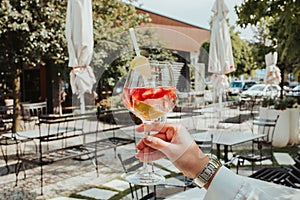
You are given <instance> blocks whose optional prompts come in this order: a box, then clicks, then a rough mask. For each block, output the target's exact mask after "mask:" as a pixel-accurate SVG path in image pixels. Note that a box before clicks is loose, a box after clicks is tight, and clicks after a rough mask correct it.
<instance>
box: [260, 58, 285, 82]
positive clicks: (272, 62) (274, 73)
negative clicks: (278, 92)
mask: <svg viewBox="0 0 300 200" xmlns="http://www.w3.org/2000/svg"><path fill="white" fill-rule="evenodd" d="M277 57H278V54H277V52H274V53H272V52H270V53H268V54H267V55H265V61H266V75H265V80H264V81H265V83H266V84H276V85H278V84H279V83H280V82H281V72H280V69H279V68H278V67H277V66H276V64H277Z"/></svg>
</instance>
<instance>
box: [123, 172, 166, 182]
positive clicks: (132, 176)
mask: <svg viewBox="0 0 300 200" xmlns="http://www.w3.org/2000/svg"><path fill="white" fill-rule="evenodd" d="M124 178H125V179H126V180H127V181H128V182H130V183H132V184H135V185H158V184H163V183H164V182H165V177H163V176H162V175H160V174H157V173H155V172H135V173H128V174H126V175H125V177H124Z"/></svg>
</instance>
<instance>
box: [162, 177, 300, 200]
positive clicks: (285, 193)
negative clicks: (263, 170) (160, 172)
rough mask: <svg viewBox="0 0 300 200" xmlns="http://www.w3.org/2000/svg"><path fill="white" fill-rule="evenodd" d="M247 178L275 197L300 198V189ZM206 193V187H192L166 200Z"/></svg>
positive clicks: (193, 198)
mask: <svg viewBox="0 0 300 200" xmlns="http://www.w3.org/2000/svg"><path fill="white" fill-rule="evenodd" d="M242 178H243V179H245V180H246V181H247V182H249V183H250V184H251V185H253V186H255V187H256V188H259V189H261V190H262V191H264V192H265V193H267V194H269V195H270V194H271V195H272V196H273V197H278V199H293V200H296V199H299V197H300V190H298V189H295V188H291V187H287V186H284V185H280V184H275V183H270V182H266V181H262V180H258V179H254V178H249V177H242ZM205 195H206V190H205V189H204V188H201V189H200V188H198V187H195V188H192V189H188V190H186V191H183V192H179V193H177V194H174V195H172V196H170V197H168V198H166V200H168V199H169V200H177V199H178V200H181V199H189V200H201V199H204V197H205Z"/></svg>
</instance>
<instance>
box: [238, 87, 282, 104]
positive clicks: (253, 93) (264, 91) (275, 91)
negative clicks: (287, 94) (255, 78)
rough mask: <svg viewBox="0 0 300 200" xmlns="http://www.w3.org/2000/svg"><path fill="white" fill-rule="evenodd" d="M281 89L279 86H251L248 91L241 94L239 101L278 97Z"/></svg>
mask: <svg viewBox="0 0 300 200" xmlns="http://www.w3.org/2000/svg"><path fill="white" fill-rule="evenodd" d="M280 92H281V88H280V87H279V85H271V84H256V85H253V86H251V87H250V88H249V89H248V90H246V91H243V92H242V93H241V96H240V97H241V100H249V98H263V97H271V98H274V97H280Z"/></svg>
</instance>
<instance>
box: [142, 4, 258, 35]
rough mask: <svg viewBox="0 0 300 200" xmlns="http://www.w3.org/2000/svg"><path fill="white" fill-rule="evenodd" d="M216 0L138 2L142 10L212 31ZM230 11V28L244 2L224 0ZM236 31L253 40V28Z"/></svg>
mask: <svg viewBox="0 0 300 200" xmlns="http://www.w3.org/2000/svg"><path fill="white" fill-rule="evenodd" d="M214 2H215V0H138V3H139V4H141V6H140V7H141V8H144V9H146V10H149V11H152V12H155V13H158V14H162V15H164V16H168V17H171V18H174V19H177V20H180V21H183V22H186V23H190V24H193V25H196V26H199V27H203V28H206V29H210V25H209V20H210V18H211V16H212V11H211V9H212V7H213V4H214ZM224 2H225V4H226V5H227V7H228V9H229V13H228V15H227V18H229V24H230V26H232V25H235V22H236V20H237V15H236V13H235V11H234V6H235V5H240V4H241V3H242V2H243V0H224ZM235 31H240V32H241V34H240V36H241V38H242V39H246V40H253V39H254V38H253V31H252V28H250V27H249V28H247V29H241V28H239V27H238V26H236V28H235Z"/></svg>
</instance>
